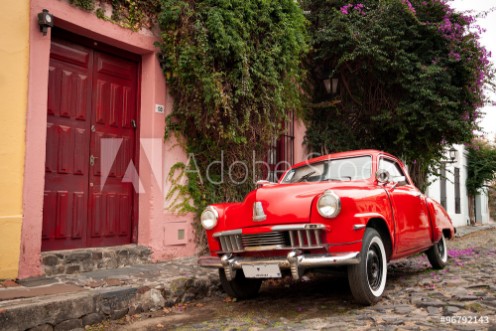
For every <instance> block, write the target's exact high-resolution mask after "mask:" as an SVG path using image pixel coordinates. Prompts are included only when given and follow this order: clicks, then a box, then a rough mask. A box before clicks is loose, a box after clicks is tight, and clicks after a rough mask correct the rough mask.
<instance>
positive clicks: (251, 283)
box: [219, 269, 262, 300]
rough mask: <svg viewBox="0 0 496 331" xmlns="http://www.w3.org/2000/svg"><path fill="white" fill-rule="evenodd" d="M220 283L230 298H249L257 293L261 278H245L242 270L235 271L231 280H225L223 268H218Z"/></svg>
mask: <svg viewBox="0 0 496 331" xmlns="http://www.w3.org/2000/svg"><path fill="white" fill-rule="evenodd" d="M219 278H220V283H221V284H222V288H223V289H224V291H225V292H226V293H227V294H228V295H229V296H230V297H232V298H237V299H241V300H243V299H251V298H254V297H256V296H257V295H258V291H259V290H260V286H261V285H262V280H261V279H257V278H246V277H245V275H244V274H243V271H241V270H238V271H236V276H235V277H234V279H233V280H227V278H226V274H225V272H224V269H219Z"/></svg>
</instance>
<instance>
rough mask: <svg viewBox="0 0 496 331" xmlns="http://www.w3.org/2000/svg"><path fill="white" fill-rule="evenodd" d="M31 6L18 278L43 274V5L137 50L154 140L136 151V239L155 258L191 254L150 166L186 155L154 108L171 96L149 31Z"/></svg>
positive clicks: (186, 223)
mask: <svg viewBox="0 0 496 331" xmlns="http://www.w3.org/2000/svg"><path fill="white" fill-rule="evenodd" d="M30 9H31V21H30V60H29V68H30V70H29V91H28V109H27V129H26V162H25V175H24V176H25V180H24V191H23V210H24V216H23V225H22V238H21V258H20V261H19V278H26V277H31V276H36V275H40V274H42V270H41V265H40V252H41V232H42V216H43V215H42V211H43V210H42V208H43V190H44V179H45V149H46V147H45V143H46V121H47V117H46V112H47V90H48V69H49V68H48V65H49V55H50V31H49V33H48V34H47V35H46V36H43V35H42V34H41V33H40V31H39V28H38V24H37V19H36V15H37V13H39V12H41V10H42V9H48V10H49V11H50V13H52V14H53V15H54V16H55V18H56V20H55V25H56V26H57V27H60V28H63V29H65V30H68V31H70V32H73V33H76V34H79V35H82V36H85V37H87V38H92V39H93V40H95V41H98V42H103V43H106V44H109V45H111V46H114V47H119V48H121V49H123V50H126V51H129V52H133V53H136V54H139V55H141V57H142V63H141V65H142V71H141V90H140V94H141V96H140V100H141V104H140V114H141V119H140V138H144V139H145V140H150V139H154V140H155V143H153V144H152V145H153V148H152V149H151V154H152V155H153V156H152V158H151V159H152V161H150V160H149V156H150V152H149V153H147V155H145V153H144V150H143V149H141V151H140V158H139V160H140V161H139V162H140V163H139V171H140V179H141V180H142V182H143V184H144V187H145V192H144V193H141V194H139V221H138V238H137V242H138V244H143V245H146V246H149V247H151V248H152V249H153V252H154V254H153V258H154V259H163V258H172V257H179V256H187V255H192V254H193V253H194V251H195V245H194V242H193V236H192V230H191V217H187V216H177V215H175V214H174V213H170V212H167V211H166V210H164V189H165V188H164V185H163V180H164V179H165V176H154V175H153V172H154V171H153V170H155V172H157V169H159V170H158V172H162V175H164V174H166V172H168V170H167V169H169V168H170V167H171V166H172V164H173V163H174V162H176V161H179V160H186V157H185V155H184V152H183V150H182V148H181V147H180V146H178V145H177V144H175V143H174V141H168V142H166V143H165V144H164V143H163V133H164V125H165V121H164V120H165V115H164V114H160V113H156V112H155V105H156V104H161V105H165V106H166V109H167V110H168V111H169V112H170V110H171V109H172V108H171V107H172V100H171V98H170V97H169V96H168V95H167V94H166V86H165V81H164V78H163V75H162V72H161V69H160V65H159V63H158V60H157V56H156V53H155V52H156V50H155V47H154V46H153V43H154V42H155V41H156V37H155V36H153V34H152V33H150V32H149V31H145V32H140V33H133V32H131V31H129V30H127V29H123V28H121V27H119V26H117V25H114V24H112V23H109V22H106V21H103V20H100V19H98V18H97V17H96V16H95V14H94V13H87V12H85V11H82V10H80V9H78V8H75V7H73V6H71V5H69V4H68V3H67V2H65V1H54V0H36V1H35V0H32V1H31V5H30ZM157 141H158V142H159V143H157ZM157 156H158V157H157ZM157 161H158V162H157ZM157 177H158V180H157ZM160 177H162V179H160ZM179 230H181V231H184V233H185V235H186V237H185V239H183V240H178V239H177V233H178V231H179Z"/></svg>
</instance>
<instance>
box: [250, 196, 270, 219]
mask: <svg viewBox="0 0 496 331" xmlns="http://www.w3.org/2000/svg"><path fill="white" fill-rule="evenodd" d="M266 219H267V215H265V212H264V209H263V206H262V203H261V202H260V201H256V202H255V203H254V204H253V221H255V222H261V221H265V220H266Z"/></svg>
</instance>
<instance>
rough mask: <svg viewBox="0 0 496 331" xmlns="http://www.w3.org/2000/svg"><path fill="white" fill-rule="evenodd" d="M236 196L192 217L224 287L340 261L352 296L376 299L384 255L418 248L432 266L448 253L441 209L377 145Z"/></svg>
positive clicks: (236, 289)
mask: <svg viewBox="0 0 496 331" xmlns="http://www.w3.org/2000/svg"><path fill="white" fill-rule="evenodd" d="M257 185H258V188H257V189H256V190H254V191H252V192H250V193H249V194H248V195H247V197H246V198H245V200H244V201H243V202H240V203H222V204H214V205H211V206H208V207H207V208H206V209H205V211H204V212H203V213H202V215H201V223H202V225H203V227H204V228H205V229H206V232H207V237H208V245H209V248H210V253H211V255H210V256H204V257H201V258H200V259H199V264H200V265H201V266H203V267H210V268H218V269H219V276H220V280H221V283H222V286H223V288H224V290H225V291H226V292H227V294H228V295H230V296H232V297H236V298H240V299H246V298H251V297H254V296H256V295H257V293H258V291H259V289H260V285H261V283H262V280H263V279H266V278H279V277H281V276H282V275H284V273H285V272H286V273H290V274H291V275H292V277H293V278H294V279H299V278H300V277H301V276H302V274H303V273H304V272H305V271H309V270H312V269H317V268H333V267H337V266H340V267H342V266H347V269H348V279H349V284H350V288H351V292H352V294H353V296H354V298H355V299H356V301H357V302H359V303H362V304H374V303H376V302H377V301H378V300H379V299H380V297H381V295H382V294H383V292H384V288H385V285H386V274H387V262H388V261H391V260H396V259H399V258H403V257H407V256H410V255H413V254H417V253H420V252H425V253H426V254H427V257H428V259H429V261H430V263H431V265H432V267H433V268H436V269H441V268H443V267H444V266H445V265H446V263H447V260H448V252H447V247H446V240H445V239H451V238H453V236H454V233H455V230H454V228H453V225H452V222H451V220H450V217H449V216H448V214H447V213H446V211H445V210H444V209H443V207H442V206H441V205H440V204H439V203H437V202H436V201H433V200H431V199H429V198H428V197H426V196H425V195H423V194H422V192H420V191H419V190H418V189H417V188H416V187H415V186H414V185H413V183H412V181H411V179H410V177H409V176H408V172H407V171H406V169H405V167H404V165H403V163H402V162H401V161H400V160H399V159H398V158H396V157H394V156H392V155H390V154H388V153H384V152H381V151H377V150H359V151H351V152H344V153H336V154H330V155H325V156H321V157H318V158H314V159H311V160H308V161H305V162H301V163H298V164H296V165H294V166H293V167H291V169H289V170H288V171H287V172H286V173H285V174H284V176H283V177H282V178H281V180H280V181H279V182H278V183H269V182H266V181H263V182H259V183H257Z"/></svg>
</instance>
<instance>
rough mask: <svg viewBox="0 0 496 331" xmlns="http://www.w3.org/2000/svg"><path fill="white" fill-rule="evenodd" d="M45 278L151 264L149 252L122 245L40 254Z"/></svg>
mask: <svg viewBox="0 0 496 331" xmlns="http://www.w3.org/2000/svg"><path fill="white" fill-rule="evenodd" d="M41 262H42V265H43V269H44V271H45V275H46V276H53V275H63V274H74V273H80V272H88V271H93V270H101V269H114V268H120V267H125V266H131V265H139V264H146V263H150V262H151V250H150V249H149V248H148V247H145V246H139V245H123V246H115V247H97V248H83V249H70V250H59V251H48V252H42V253H41Z"/></svg>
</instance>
